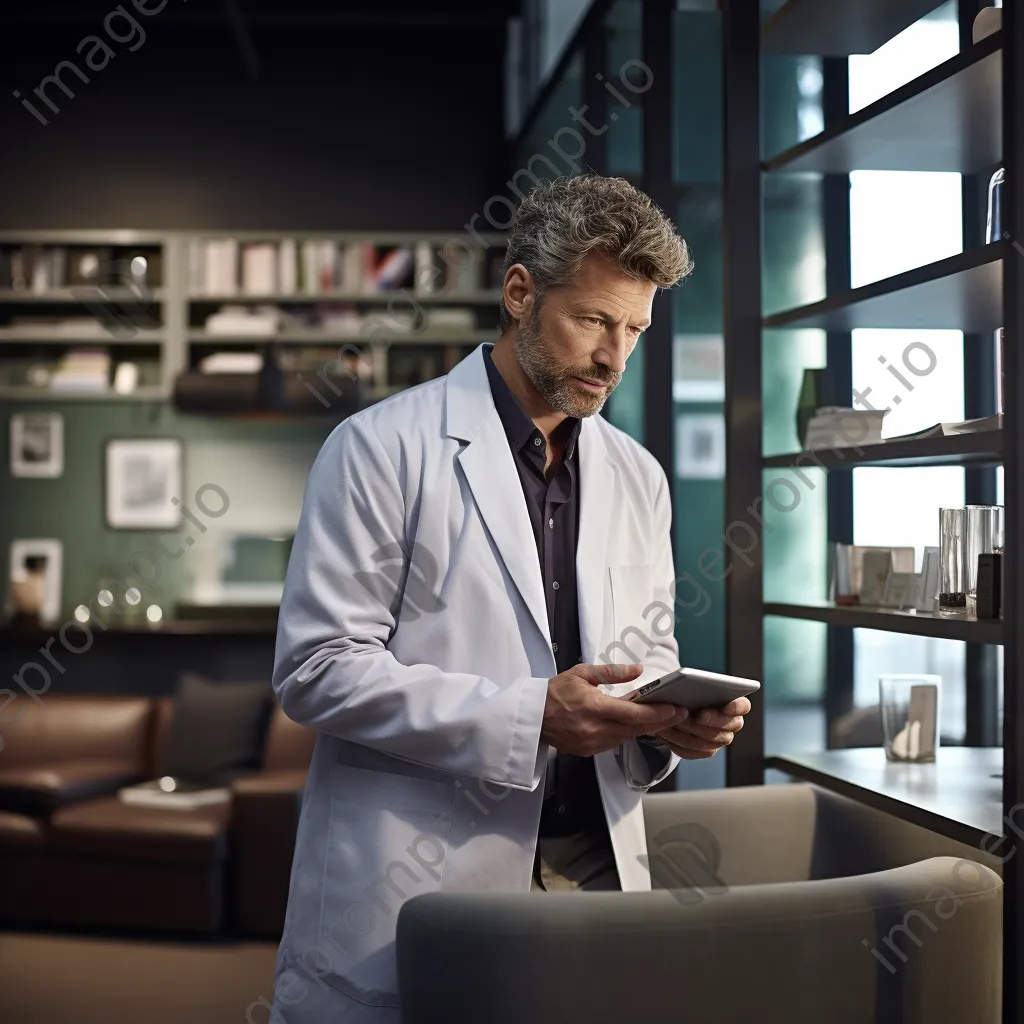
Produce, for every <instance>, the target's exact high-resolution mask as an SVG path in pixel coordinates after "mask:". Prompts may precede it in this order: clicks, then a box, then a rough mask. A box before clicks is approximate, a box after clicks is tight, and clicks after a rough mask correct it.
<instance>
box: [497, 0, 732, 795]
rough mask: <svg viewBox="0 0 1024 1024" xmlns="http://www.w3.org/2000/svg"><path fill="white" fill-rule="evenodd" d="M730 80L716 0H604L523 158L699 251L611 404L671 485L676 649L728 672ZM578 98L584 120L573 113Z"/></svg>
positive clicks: (529, 122)
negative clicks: (632, 198)
mask: <svg viewBox="0 0 1024 1024" xmlns="http://www.w3.org/2000/svg"><path fill="white" fill-rule="evenodd" d="M721 77H722V72H721V15H720V13H719V11H718V5H717V3H716V2H715V0H678V2H674V0H647V2H642V0H612V2H605V3H601V2H596V3H594V4H592V5H591V8H590V10H589V12H588V14H587V16H586V18H585V19H584V20H583V21H582V23H581V25H580V27H579V29H578V31H577V33H576V36H575V37H574V38H573V40H572V41H571V42H570V44H569V47H568V49H567V50H566V52H565V54H564V55H563V58H562V61H561V62H560V64H559V65H558V66H557V67H556V68H555V71H554V74H553V77H552V78H551V80H550V81H549V82H548V83H547V85H546V87H545V89H543V90H541V93H540V94H539V96H538V99H537V102H536V103H535V105H534V109H533V110H532V111H531V112H530V113H528V115H527V117H526V119H525V121H524V125H523V130H522V132H521V133H520V136H519V138H518V139H517V143H516V157H515V161H516V167H517V168H519V169H521V171H523V172H524V173H522V174H521V180H522V181H523V187H524V188H526V187H528V186H529V185H530V184H531V181H530V177H529V176H528V175H527V174H526V173H525V171H526V169H528V168H530V167H532V169H533V171H534V175H533V176H534V177H551V176H552V175H553V174H555V173H557V174H576V173H582V172H585V171H588V170H591V171H595V172H597V173H600V174H608V175H613V176H617V177H623V178H625V179H627V180H628V181H630V182H632V183H633V184H635V185H636V186H637V187H638V188H641V189H643V190H644V191H645V192H646V193H647V194H648V195H650V196H651V198H652V199H653V200H654V201H655V202H656V203H657V204H658V205H659V206H660V207H661V209H663V210H664V211H665V212H666V213H667V214H668V215H669V216H670V217H671V218H672V219H673V221H674V222H675V224H676V226H677V228H678V230H679V233H680V234H681V235H682V236H683V238H685V239H686V241H687V243H688V244H689V246H690V248H691V251H692V254H693V258H694V263H695V269H694V272H693V274H692V275H691V276H690V277H689V278H688V279H687V281H686V282H685V283H684V284H683V285H682V286H680V287H679V288H677V289H674V290H673V291H672V292H670V293H664V292H663V293H661V294H659V296H658V297H657V298H656V299H655V303H654V315H653V323H652V325H651V327H650V329H649V330H647V331H646V332H645V333H644V334H643V335H641V337H640V340H639V341H638V343H637V347H636V349H635V350H634V352H633V354H632V355H631V357H630V360H629V364H628V367H627V369H626V373H625V375H624V376H623V379H622V381H621V383H620V384H619V386H618V388H617V389H616V391H615V394H614V395H613V396H612V397H611V399H610V400H609V402H608V404H607V406H606V407H605V410H604V413H603V414H604V415H605V416H606V417H607V418H608V419H609V421H610V422H612V423H614V424H615V425H616V426H617V427H619V428H620V429H622V430H624V431H625V432H626V433H628V434H630V436H632V437H634V438H636V439H637V440H638V441H640V442H641V443H642V444H644V445H645V447H646V448H647V449H648V450H649V451H651V452H652V453H653V454H654V455H655V457H656V458H657V459H658V460H659V461H660V462H661V464H662V465H663V466H664V468H665V471H666V474H667V476H668V478H669V480H670V481H671V482H672V483H673V503H674V505H673V541H674V551H675V560H676V576H677V578H680V579H682V580H683V581H684V583H683V584H682V585H681V586H680V590H679V593H678V598H677V620H676V637H677V639H678V642H679V646H680V655H681V657H682V660H683V661H684V663H685V664H688V665H693V666H696V667H702V668H708V669H712V670H719V671H721V670H724V668H725V633H724V623H725V600H724V588H723V585H722V582H721V581H720V580H719V581H707V580H704V579H703V578H702V577H701V575H700V572H699V569H698V563H699V559H700V556H701V553H702V552H703V551H705V550H706V549H708V548H709V547H714V546H715V545H716V544H718V545H720V544H721V538H722V530H723V519H722V514H723V489H724V484H723V478H724V474H725V423H724V419H723V416H722V408H723V401H724V394H725V383H724V360H723V341H722V103H721ZM571 106H574V107H575V108H576V111H577V115H576V116H579V115H580V114H581V113H582V115H583V117H580V118H579V120H575V119H574V114H573V111H572V110H570V107H571ZM584 108H585V109H584ZM584 118H585V120H586V125H584V123H583V119H584ZM588 126H589V127H588ZM560 128H561V129H563V130H562V132H561V135H558V133H559V129H560ZM566 129H572V130H573V132H574V133H575V136H578V139H576V138H575V137H574V134H571V133H570V132H569V131H567V130H566ZM591 129H592V130H591ZM552 141H560V143H561V144H560V145H559V146H552V145H551V142H552ZM573 142H575V147H576V149H577V150H580V151H581V152H582V155H580V156H577V157H575V158H573V159H572V160H569V159H566V158H565V157H564V156H563V155H562V153H564V152H566V151H570V152H571V147H572V143H573ZM558 150H561V151H562V153H560V152H558ZM537 154H543V156H544V157H545V159H544V160H540V159H537ZM531 161H532V163H531ZM549 163H550V164H554V165H555V166H554V167H552V166H549ZM723 782H724V758H716V759H712V760H711V761H708V762H706V763H701V764H697V763H694V764H692V765H689V766H687V771H686V772H682V773H677V776H676V784H677V785H681V786H687V787H693V788H703V787H706V786H717V785H721V784H722V783H723Z"/></svg>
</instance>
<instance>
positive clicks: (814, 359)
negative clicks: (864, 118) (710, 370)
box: [752, 57, 828, 751]
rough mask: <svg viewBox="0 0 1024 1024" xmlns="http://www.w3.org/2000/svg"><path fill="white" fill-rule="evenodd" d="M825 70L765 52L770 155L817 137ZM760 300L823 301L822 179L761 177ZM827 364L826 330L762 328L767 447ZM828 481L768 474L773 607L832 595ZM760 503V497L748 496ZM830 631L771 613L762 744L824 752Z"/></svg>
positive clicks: (768, 306) (777, 440)
mask: <svg viewBox="0 0 1024 1024" xmlns="http://www.w3.org/2000/svg"><path fill="white" fill-rule="evenodd" d="M821 85H822V82H821V65H820V61H819V60H818V59H816V58H804V57H799V58H794V57H766V58H765V60H764V61H763V66H762V89H763V96H764V103H763V106H762V111H761V121H762V129H763V132H764V143H763V145H764V151H765V152H766V153H775V152H778V151H779V150H782V149H785V148H787V147H788V146H791V145H794V144H796V143H797V142H799V141H801V140H802V139H804V138H806V137H807V136H808V135H810V134H814V133H815V132H817V131H819V130H820V123H821ZM763 183H764V192H763V197H764V199H763V201H764V219H763V228H764V243H763V253H764V255H763V259H762V272H763V279H762V288H763V296H764V298H763V305H764V309H765V311H766V312H774V311H776V310H779V309H788V308H791V307H793V306H800V305H803V304H805V303H809V302H814V301H816V300H818V299H821V298H823V297H824V294H825V254H824V239H823V234H822V211H821V179H820V176H818V175H813V174H785V175H775V174H773V175H766V176H765V178H764V181H763ZM824 363H825V335H824V333H823V332H822V331H766V332H765V333H764V336H763V342H762V394H763V450H764V451H765V453H766V454H774V453H778V452H792V451H797V450H799V448H800V445H799V443H798V440H797V430H796V410H797V397H798V394H799V390H800V384H801V381H802V378H803V372H804V370H805V369H806V368H809V367H820V366H823V365H824ZM827 486H828V485H827V479H826V477H825V476H824V474H822V473H821V472H820V471H815V470H805V471H802V472H801V473H799V474H797V473H793V472H790V471H787V470H782V469H772V470H769V471H766V472H765V474H764V475H763V491H762V495H761V501H760V506H759V507H760V512H761V514H762V516H763V518H764V529H763V543H764V577H763V581H764V593H765V600H766V601H793V602H803V601H806V600H808V599H813V598H816V597H823V596H824V594H825V588H826V581H827V571H826V555H827V550H828V546H827V543H826V530H827V516H826V497H827ZM752 502H753V497H752ZM826 640H827V631H826V629H825V628H824V626H822V625H820V624H818V623H812V622H800V621H797V620H794V619H783V618H772V617H769V618H766V619H765V638H764V645H765V646H764V658H765V743H766V749H768V750H774V751H786V750H806V749H821V748H822V747H823V746H824V724H823V722H824V717H823V711H822V708H821V698H822V696H823V694H824V678H825V658H826Z"/></svg>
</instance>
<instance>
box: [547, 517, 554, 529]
mask: <svg viewBox="0 0 1024 1024" xmlns="http://www.w3.org/2000/svg"><path fill="white" fill-rule="evenodd" d="M548 526H549V527H550V528H551V529H552V530H553V529H554V528H555V521H554V519H549V520H548Z"/></svg>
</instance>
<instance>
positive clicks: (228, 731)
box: [159, 672, 272, 786]
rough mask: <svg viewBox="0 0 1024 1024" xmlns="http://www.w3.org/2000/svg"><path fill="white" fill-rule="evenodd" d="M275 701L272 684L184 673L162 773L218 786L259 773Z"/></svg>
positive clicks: (162, 762) (165, 749)
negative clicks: (226, 680)
mask: <svg viewBox="0 0 1024 1024" xmlns="http://www.w3.org/2000/svg"><path fill="white" fill-rule="evenodd" d="M271 696H272V691H271V688H270V684H269V683H219V682H211V681H209V680H207V679H204V678H203V677H202V676H199V675H196V674H195V673H193V672H185V673H182V675H181V676H180V677H179V679H178V686H177V688H176V690H175V694H174V711H173V716H172V718H171V724H170V729H169V731H168V735H167V743H166V746H165V747H164V750H163V754H162V757H161V758H160V762H159V774H161V775H173V776H174V777H175V778H179V779H184V780H187V781H190V782H199V783H209V784H210V785H214V786H216V785H223V784H225V783H227V782H230V781H231V780H232V779H234V778H236V777H237V776H239V775H242V774H244V773H246V772H250V771H253V770H255V769H257V768H259V766H260V755H261V753H262V742H263V734H264V732H265V731H266V724H267V718H268V715H269V712H270V710H271Z"/></svg>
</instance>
